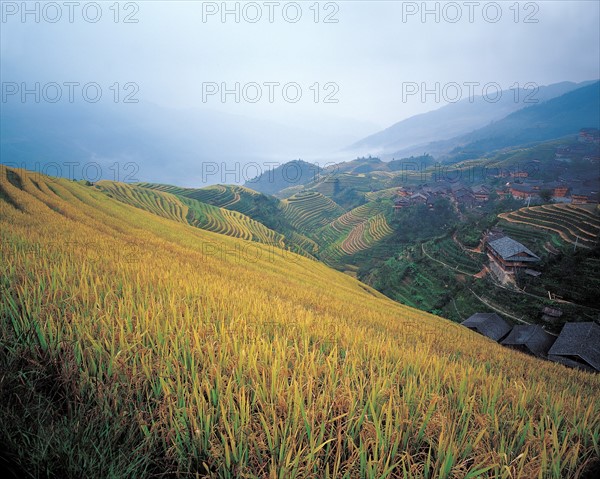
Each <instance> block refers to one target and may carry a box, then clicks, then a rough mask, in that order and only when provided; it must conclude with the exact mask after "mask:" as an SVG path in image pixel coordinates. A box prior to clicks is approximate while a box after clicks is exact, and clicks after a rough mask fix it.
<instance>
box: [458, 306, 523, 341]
mask: <svg viewBox="0 0 600 479" xmlns="http://www.w3.org/2000/svg"><path fill="white" fill-rule="evenodd" d="M461 324H462V325H463V326H465V327H467V328H469V329H472V330H473V331H477V332H478V333H479V334H483V335H484V336H487V337H488V338H490V339H493V340H494V341H500V340H501V339H502V338H503V337H504V336H506V335H507V334H508V333H509V332H510V329H511V325H510V324H509V323H507V322H506V321H504V319H502V318H501V317H500V316H498V315H497V314H496V313H476V314H474V315H473V316H471V317H470V318H468V319H466V320H464V321H463V322H462V323H461Z"/></svg>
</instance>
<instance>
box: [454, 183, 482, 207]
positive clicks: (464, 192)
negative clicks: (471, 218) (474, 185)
mask: <svg viewBox="0 0 600 479" xmlns="http://www.w3.org/2000/svg"><path fill="white" fill-rule="evenodd" d="M453 196H454V199H455V201H456V202H457V203H458V204H459V205H462V206H464V207H466V208H472V207H473V206H475V202H476V200H475V196H474V195H473V193H471V190H468V189H466V188H460V189H458V190H456V191H454V193H453Z"/></svg>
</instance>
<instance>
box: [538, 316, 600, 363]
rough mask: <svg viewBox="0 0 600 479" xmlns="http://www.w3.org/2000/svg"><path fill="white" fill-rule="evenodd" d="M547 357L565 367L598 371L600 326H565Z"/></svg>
mask: <svg viewBox="0 0 600 479" xmlns="http://www.w3.org/2000/svg"><path fill="white" fill-rule="evenodd" d="M548 357H549V358H550V359H552V360H553V361H557V362H560V363H563V364H566V365H567V366H573V367H579V368H582V369H589V370H595V371H600V326H598V325H597V324H596V323H567V324H565V325H564V327H563V329H562V331H561V332H560V335H559V336H558V339H557V340H556V342H555V343H554V345H553V346H552V347H551V348H550V351H548Z"/></svg>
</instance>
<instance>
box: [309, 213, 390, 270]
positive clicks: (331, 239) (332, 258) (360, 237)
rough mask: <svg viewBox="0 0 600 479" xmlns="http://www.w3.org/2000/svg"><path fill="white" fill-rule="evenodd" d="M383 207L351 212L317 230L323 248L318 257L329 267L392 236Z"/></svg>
mask: <svg viewBox="0 0 600 479" xmlns="http://www.w3.org/2000/svg"><path fill="white" fill-rule="evenodd" d="M390 209H391V206H390V205H389V204H387V203H378V202H369V203H366V204H364V205H362V206H359V207H357V208H354V209H353V210H351V211H348V212H347V213H344V214H343V215H341V216H340V217H338V218H336V219H335V220H333V221H332V222H330V223H329V224H327V225H325V226H324V227H323V228H321V229H320V230H319V231H318V233H317V234H316V235H317V237H318V238H319V240H320V243H321V244H324V245H327V247H326V250H325V251H324V253H323V254H322V257H323V258H324V259H325V260H326V261H327V262H331V263H335V262H340V261H343V259H344V256H351V255H353V254H356V253H358V252H360V251H365V250H367V249H369V248H371V247H373V246H375V245H376V243H377V242H379V241H380V240H382V239H384V238H386V237H387V236H389V235H390V234H392V230H391V228H390V226H389V225H388V223H387V220H386V214H385V213H386V212H387V211H389V210H390Z"/></svg>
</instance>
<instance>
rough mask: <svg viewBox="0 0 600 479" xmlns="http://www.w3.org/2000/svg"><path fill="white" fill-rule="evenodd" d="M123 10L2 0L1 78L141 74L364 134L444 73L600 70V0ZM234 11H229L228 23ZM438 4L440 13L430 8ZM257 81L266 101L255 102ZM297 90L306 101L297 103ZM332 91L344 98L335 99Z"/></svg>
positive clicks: (544, 80) (413, 107)
mask: <svg viewBox="0 0 600 479" xmlns="http://www.w3.org/2000/svg"><path fill="white" fill-rule="evenodd" d="M36 5H37V6H36ZM113 5H114V2H113V1H110V2H98V3H97V4H90V2H79V3H78V5H75V6H73V7H69V6H68V5H66V4H65V3H64V2H56V3H54V4H52V5H48V4H47V2H40V3H37V2H32V3H30V4H29V8H30V9H31V10H32V11H33V12H35V10H36V9H38V11H39V18H36V15H37V14H36V13H29V14H27V15H26V16H25V17H23V15H22V14H23V12H22V11H21V10H22V8H21V2H5V1H3V2H2V24H1V27H2V33H1V45H2V46H1V57H2V81H3V82H6V81H11V82H12V81H16V82H22V81H25V82H30V83H33V82H35V81H40V82H42V83H43V82H58V83H59V84H62V83H63V82H80V83H81V84H84V83H86V82H97V83H98V84H99V85H101V87H102V88H103V92H104V93H105V94H112V93H109V87H110V86H111V85H113V84H114V83H115V82H119V83H120V87H119V88H120V89H122V88H123V85H124V84H125V83H126V82H134V83H136V84H137V85H138V86H139V91H138V92H137V93H135V98H138V99H139V100H140V101H147V102H154V103H158V104H160V105H164V106H171V107H176V108H190V107H191V108H194V107H199V108H210V109H218V110H224V111H226V112H229V113H240V114H244V115H249V116H255V117H260V118H265V119H274V120H277V121H292V122H295V123H297V124H300V125H302V124H306V125H311V126H314V125H315V122H317V123H316V124H318V122H319V121H320V120H322V119H323V118H328V117H338V118H340V119H347V120H353V122H346V121H340V123H339V124H340V126H341V127H342V128H347V129H348V131H350V130H352V131H353V132H356V134H357V135H361V134H369V133H372V132H374V131H376V130H377V129H378V128H382V127H387V126H389V125H391V124H392V123H395V122H397V121H399V120H401V119H404V118H406V117H409V116H411V115H413V114H415V113H420V112H423V111H428V110H431V109H434V108H436V107H438V106H441V104H443V98H440V103H436V100H435V98H434V95H433V94H431V95H429V96H428V97H427V98H426V100H427V101H425V102H423V101H422V100H423V99H422V98H421V95H419V94H416V95H412V96H410V97H407V98H404V99H403V98H402V91H403V88H404V89H406V88H407V86H406V85H407V84H408V83H413V82H414V83H415V84H417V85H418V86H419V89H421V88H422V87H423V86H424V87H426V88H429V89H435V84H436V82H437V83H439V84H440V92H442V89H443V87H444V85H445V84H447V83H448V82H456V83H458V84H459V85H461V91H460V92H459V93H460V94H462V95H463V97H466V96H468V94H469V89H468V87H467V86H463V84H464V83H465V82H479V83H480V84H481V86H474V87H473V88H474V90H473V91H474V92H475V94H481V93H482V87H483V85H484V84H487V83H489V82H495V84H498V85H500V86H501V87H502V88H503V89H508V88H510V87H511V86H514V85H515V84H518V85H520V86H523V85H524V84H526V83H528V82H532V83H536V84H539V85H544V84H549V83H554V82H559V81H564V80H570V81H583V80H590V79H596V78H598V77H600V66H599V62H600V60H599V58H600V50H599V48H600V26H599V24H600V14H599V5H600V2H596V1H581V2H575V1H539V2H519V3H518V4H517V7H516V8H515V6H514V5H515V2H514V1H509V2H497V3H494V2H427V3H423V2H399V1H398V2H394V1H385V2H384V1H382V2H372V1H369V2H367V1H342V2H314V1H309V2H298V3H294V2H227V4H226V5H225V4H224V3H223V2H192V1H187V2H183V1H182V2H166V1H152V2H149V1H145V2H139V1H138V2H128V3H127V2H121V3H120V4H119V8H118V9H116V8H115V7H114V6H113ZM57 6H58V8H57ZM224 7H225V8H227V9H229V11H230V13H229V14H227V15H226V16H225V17H224V18H223V17H222V13H223V9H224ZM70 8H72V9H73V10H72V11H70ZM425 9H426V10H428V11H429V12H430V13H428V14H427V15H426V16H425V17H423V13H424V10H425ZM59 13H60V14H61V17H60V19H58V20H57V17H58V14H59ZM98 13H101V17H100V18H99V20H98V21H96V22H94V21H93V20H95V19H96V17H97V15H98ZM117 13H118V18H116V15H117ZM259 13H260V15H261V17H260V19H258V20H257V21H255V22H254V23H252V22H253V21H254V20H256V19H257V15H258V14H259ZM299 13H300V14H301V17H300V18H299V19H298V14H299ZM317 13H318V18H317ZM70 14H72V18H69V16H70ZM459 15H460V20H457V18H458V16H459ZM498 15H500V17H499V16H498ZM270 16H271V18H269V17H270ZM236 17H237V18H236ZM469 17H471V18H469ZM115 19H116V20H118V21H117V22H115ZM36 20H39V23H37V22H36ZM70 20H72V22H71V21H70ZM125 20H137V23H129V22H126V21H125ZM236 20H238V21H239V23H238V22H236ZM271 20H272V21H271ZM294 20H298V21H296V22H294ZM315 20H318V21H317V22H315ZM326 20H329V21H332V20H333V21H337V22H336V23H329V22H326ZM494 21H495V23H494ZM532 22H535V23H532ZM223 82H224V83H225V84H226V87H227V88H230V89H234V90H235V83H236V82H239V83H240V98H239V100H240V102H239V103H236V102H235V95H234V94H229V95H227V96H226V97H225V102H223V101H222V98H221V95H220V94H219V92H217V93H216V94H212V95H209V94H208V93H213V92H214V88H215V85H216V87H217V88H219V89H221V86H222V83H223ZM268 82H275V83H279V85H272V86H270V87H269V86H268V85H265V83H268ZM316 83H318V87H317V86H316V85H315V84H316ZM255 84H258V85H259V86H260V88H261V92H262V97H261V99H260V100H259V101H257V102H254V103H253V102H252V100H255V99H256V97H257V93H258V90H257V89H256V85H255ZM286 84H287V85H288V86H287V89H286V91H285V94H286V95H287V96H284V92H283V85H286ZM326 84H328V85H327V87H326ZM413 86H414V85H413ZM298 87H300V88H301V97H300V99H299V101H298V102H296V103H292V102H291V100H293V99H294V97H297V95H298V92H299V90H298ZM203 90H204V93H206V96H205V98H204V100H206V101H203ZM132 91H133V90H131V89H129V90H127V91H125V92H124V91H122V92H121V93H122V94H123V93H128V92H132ZM270 91H272V93H273V102H272V103H271V102H270V101H269V92H270ZM316 91H318V92H319V96H318V98H315V93H316ZM456 93H457V91H456V89H454V90H451V91H450V90H448V91H447V94H448V95H452V96H453V97H454V96H455V95H456ZM328 94H329V95H330V97H329V98H330V99H331V100H337V103H328V102H325V101H324V100H325V97H326V95H328ZM286 98H287V100H286ZM315 99H317V100H318V101H317V102H315ZM354 120H355V121H354ZM328 124H329V125H330V124H331V123H328Z"/></svg>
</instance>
